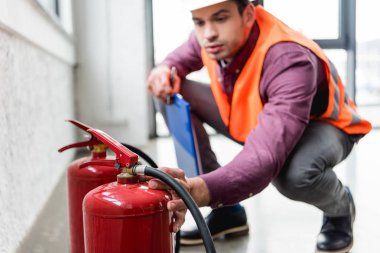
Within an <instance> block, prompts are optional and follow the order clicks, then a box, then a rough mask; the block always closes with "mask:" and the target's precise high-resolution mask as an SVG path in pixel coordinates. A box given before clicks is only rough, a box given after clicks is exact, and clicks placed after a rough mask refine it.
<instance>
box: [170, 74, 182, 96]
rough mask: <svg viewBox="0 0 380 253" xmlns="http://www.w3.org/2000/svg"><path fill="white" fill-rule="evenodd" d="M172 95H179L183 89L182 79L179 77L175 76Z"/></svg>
mask: <svg viewBox="0 0 380 253" xmlns="http://www.w3.org/2000/svg"><path fill="white" fill-rule="evenodd" d="M172 86H173V89H172V95H174V94H176V93H179V91H180V89H181V78H180V77H179V76H178V75H175V76H174V84H172Z"/></svg>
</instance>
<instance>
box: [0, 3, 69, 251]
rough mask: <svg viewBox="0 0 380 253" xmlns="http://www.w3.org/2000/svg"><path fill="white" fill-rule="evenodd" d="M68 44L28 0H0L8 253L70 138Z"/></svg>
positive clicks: (0, 115) (0, 245) (1, 216)
mask: <svg viewBox="0 0 380 253" xmlns="http://www.w3.org/2000/svg"><path fill="white" fill-rule="evenodd" d="M74 62H75V54H74V49H73V46H72V42H71V40H70V38H69V36H67V35H66V34H65V33H64V32H63V30H61V29H60V28H59V26H58V25H57V24H56V23H55V22H53V21H52V20H51V19H50V18H49V16H48V15H46V14H45V12H44V11H43V10H42V9H41V8H40V6H39V5H38V4H36V3H35V2H34V1H33V0H17V1H13V0H0V143H1V145H0V252H1V253H5V252H6V253H10V252H14V251H15V250H16V248H17V247H18V245H19V244H20V242H21V241H22V239H23V238H24V236H25V235H26V234H27V232H28V230H29V229H30V227H31V225H32V224H33V222H34V220H35V218H36V216H37V215H38V213H39V212H40V211H41V209H42V208H43V206H44V204H45V202H46V200H47V198H48V197H49V195H50V193H51V191H52V189H53V188H54V187H55V185H56V183H57V181H58V179H59V178H60V177H61V176H62V173H63V172H64V170H65V167H66V165H67V164H68V163H69V161H70V160H71V159H72V156H73V152H68V153H66V154H62V155H60V154H58V152H57V149H58V148H59V147H60V146H62V145H64V144H67V143H71V142H72V141H73V140H74V139H75V134H74V131H73V128H72V127H71V126H69V125H68V124H67V123H65V122H64V119H65V118H73V117H74V107H73V101H74V99H73V63H74Z"/></svg>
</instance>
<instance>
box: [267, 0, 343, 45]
mask: <svg viewBox="0 0 380 253" xmlns="http://www.w3.org/2000/svg"><path fill="white" fill-rule="evenodd" d="M264 4H265V9H266V10H268V11H269V12H271V13H272V14H274V15H275V16H276V17H278V18H279V19H281V20H283V21H285V22H286V24H287V25H289V26H290V27H292V28H293V29H295V30H297V31H300V32H302V33H303V34H305V35H306V36H307V37H309V38H312V39H338V38H339V1H338V0H318V1H304V0H286V1H283V0H265V1H264ZM326 7H327V8H326ZM301 10H302V11H301Z"/></svg>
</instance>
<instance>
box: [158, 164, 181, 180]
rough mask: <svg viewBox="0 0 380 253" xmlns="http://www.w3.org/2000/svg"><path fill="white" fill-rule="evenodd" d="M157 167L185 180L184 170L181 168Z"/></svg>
mask: <svg viewBox="0 0 380 253" xmlns="http://www.w3.org/2000/svg"><path fill="white" fill-rule="evenodd" d="M159 169H160V170H161V171H163V172H165V173H166V174H168V175H170V176H172V177H174V178H178V179H182V180H184V181H186V178H185V172H184V171H183V170H181V169H178V168H168V167H159Z"/></svg>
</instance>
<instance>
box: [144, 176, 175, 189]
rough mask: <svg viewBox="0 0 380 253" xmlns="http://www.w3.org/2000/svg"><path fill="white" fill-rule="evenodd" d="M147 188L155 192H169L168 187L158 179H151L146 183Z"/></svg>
mask: <svg viewBox="0 0 380 253" xmlns="http://www.w3.org/2000/svg"><path fill="white" fill-rule="evenodd" d="M148 186H149V188H151V189H156V190H169V189H170V187H169V186H168V185H167V184H165V183H164V182H162V181H161V180H159V179H151V180H149V182H148Z"/></svg>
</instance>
